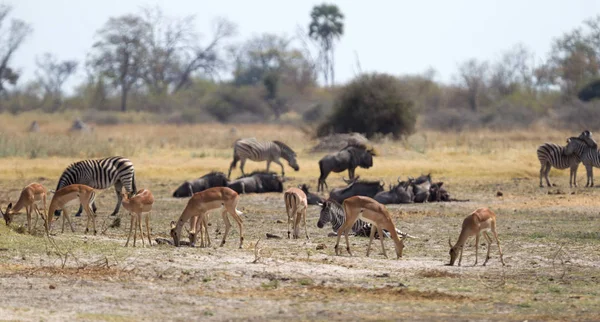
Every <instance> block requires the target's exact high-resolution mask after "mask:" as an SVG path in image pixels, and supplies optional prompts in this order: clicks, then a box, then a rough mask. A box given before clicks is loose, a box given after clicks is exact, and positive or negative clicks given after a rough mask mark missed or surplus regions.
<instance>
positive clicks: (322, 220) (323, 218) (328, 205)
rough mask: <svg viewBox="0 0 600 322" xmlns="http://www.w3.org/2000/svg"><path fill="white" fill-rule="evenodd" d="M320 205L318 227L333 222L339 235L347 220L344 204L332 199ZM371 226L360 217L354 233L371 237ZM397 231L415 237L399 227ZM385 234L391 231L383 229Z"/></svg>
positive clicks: (387, 235) (332, 224) (332, 226)
mask: <svg viewBox="0 0 600 322" xmlns="http://www.w3.org/2000/svg"><path fill="white" fill-rule="evenodd" d="M319 206H321V214H320V216H319V221H318V222H317V227H319V228H323V227H324V226H325V225H326V224H329V223H331V229H333V231H334V232H335V233H336V235H337V231H338V230H339V229H340V227H342V224H343V223H344V222H345V221H346V214H345V213H344V208H342V206H341V205H340V204H339V203H338V202H336V201H335V200H331V199H328V200H325V201H324V202H322V203H319ZM371 227H372V226H371V224H370V223H368V222H365V221H363V220H361V219H358V220H357V221H356V222H355V223H354V225H352V233H353V234H354V235H356V236H361V237H369V236H370V234H371ZM396 232H397V233H398V235H400V236H401V237H403V238H405V237H409V238H415V237H413V236H411V235H408V234H406V233H403V232H402V231H400V230H399V229H397V228H396ZM383 234H384V235H385V237H388V238H389V237H390V235H389V232H388V231H387V230H383ZM375 235H376V236H378V234H377V232H375Z"/></svg>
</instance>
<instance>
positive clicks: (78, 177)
mask: <svg viewBox="0 0 600 322" xmlns="http://www.w3.org/2000/svg"><path fill="white" fill-rule="evenodd" d="M75 183H79V184H85V185H88V186H90V187H92V188H94V189H107V188H109V187H110V186H113V185H114V186H115V192H116V194H117V205H116V207H115V210H114V211H113V213H112V214H111V216H115V215H116V214H117V213H118V212H119V208H120V206H121V201H122V200H123V196H122V195H121V190H122V188H123V187H125V191H127V193H128V194H129V195H130V197H131V195H132V194H134V193H135V192H136V191H137V188H136V186H135V171H134V169H133V163H132V162H131V161H130V160H129V159H127V158H123V157H119V156H114V157H108V158H104V159H97V160H83V161H78V162H75V163H73V164H71V165H69V166H68V167H67V168H66V169H65V171H64V172H63V173H62V175H61V176H60V179H59V180H58V186H57V187H56V191H58V190H59V189H60V188H63V187H66V186H68V185H71V184H75ZM92 209H93V211H94V212H96V209H97V208H96V205H95V204H94V203H92ZM81 211H82V207H81V205H80V206H79V211H77V214H75V216H80V215H81ZM54 215H55V216H60V210H57V211H55V212H54Z"/></svg>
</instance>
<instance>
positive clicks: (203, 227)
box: [189, 212, 211, 248]
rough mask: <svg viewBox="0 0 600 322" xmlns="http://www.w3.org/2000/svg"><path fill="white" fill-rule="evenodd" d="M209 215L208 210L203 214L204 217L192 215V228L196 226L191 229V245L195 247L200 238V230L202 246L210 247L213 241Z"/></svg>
mask: <svg viewBox="0 0 600 322" xmlns="http://www.w3.org/2000/svg"><path fill="white" fill-rule="evenodd" d="M208 215H209V213H208V212H207V213H205V214H204V216H202V218H198V217H192V220H191V221H190V226H192V228H193V227H195V228H194V229H192V230H191V231H190V235H189V238H190V246H192V247H194V246H195V245H196V240H197V239H198V232H200V247H201V248H204V247H210V245H211V242H210V234H209V233H208ZM194 222H196V223H194ZM205 236H206V237H205Z"/></svg>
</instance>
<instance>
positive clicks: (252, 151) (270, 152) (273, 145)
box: [227, 138, 300, 179]
mask: <svg viewBox="0 0 600 322" xmlns="http://www.w3.org/2000/svg"><path fill="white" fill-rule="evenodd" d="M279 158H284V159H285V160H287V162H288V164H289V165H290V167H292V168H293V169H294V170H296V171H298V170H299V169H300V167H299V166H298V163H297V162H296V152H294V150H292V149H291V148H290V147H289V146H287V145H286V144H285V143H283V142H280V141H265V142H261V141H257V140H256V139H255V138H249V139H238V140H236V141H235V143H234V145H233V161H231V165H230V166H229V173H227V179H229V178H230V176H231V169H233V168H235V166H236V164H237V162H238V160H239V161H241V162H240V170H242V175H245V174H244V164H246V160H247V159H250V160H252V161H267V172H269V167H270V166H271V162H275V163H277V164H279V166H281V176H282V177H284V176H285V171H284V169H283V164H281V162H280V161H279Z"/></svg>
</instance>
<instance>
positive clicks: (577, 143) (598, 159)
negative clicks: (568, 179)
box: [566, 138, 600, 187]
mask: <svg viewBox="0 0 600 322" xmlns="http://www.w3.org/2000/svg"><path fill="white" fill-rule="evenodd" d="M567 143H568V144H567V146H566V153H567V154H571V155H573V156H576V157H577V158H579V159H580V160H581V162H583V165H584V166H585V170H586V173H587V184H586V185H585V186H586V187H593V186H594V170H593V167H596V168H600V152H599V151H598V149H597V148H596V147H590V146H589V145H588V144H586V142H585V141H582V140H580V139H578V138H570V139H569V140H567Z"/></svg>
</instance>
